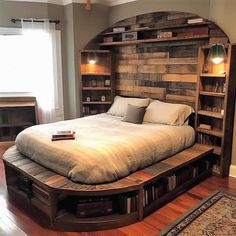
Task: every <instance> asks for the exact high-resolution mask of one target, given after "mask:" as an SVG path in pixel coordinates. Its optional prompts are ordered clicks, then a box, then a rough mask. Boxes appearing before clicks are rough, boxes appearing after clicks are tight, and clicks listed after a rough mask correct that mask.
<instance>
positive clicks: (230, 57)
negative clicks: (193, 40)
mask: <svg viewBox="0 0 236 236" xmlns="http://www.w3.org/2000/svg"><path fill="white" fill-rule="evenodd" d="M209 50H210V46H208V47H207V46H204V47H201V48H200V49H199V58H198V62H199V64H198V68H199V71H198V81H197V96H196V113H195V114H196V115H195V130H196V140H197V142H199V143H201V144H206V145H210V146H212V147H213V148H214V150H213V154H214V156H215V164H214V167H213V173H215V174H216V175H218V176H221V177H226V176H228V175H229V167H230V163H231V151H232V138H233V129H232V122H233V116H234V112H232V110H234V104H235V88H236V81H235V77H236V68H235V66H234V65H235V63H236V58H235V56H236V45H225V51H226V54H227V56H226V58H225V61H224V62H222V63H220V64H214V63H212V62H211V61H209V60H208V54H209ZM206 71H207V73H205V72H206ZM203 72H204V73H203ZM203 127H206V129H204V128H203Z"/></svg>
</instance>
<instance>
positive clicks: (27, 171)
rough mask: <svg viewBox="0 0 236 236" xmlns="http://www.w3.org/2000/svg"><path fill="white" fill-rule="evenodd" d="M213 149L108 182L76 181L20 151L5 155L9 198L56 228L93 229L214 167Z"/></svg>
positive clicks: (145, 207) (139, 213)
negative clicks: (91, 183) (38, 162)
mask: <svg viewBox="0 0 236 236" xmlns="http://www.w3.org/2000/svg"><path fill="white" fill-rule="evenodd" d="M212 150H213V149H212V148H210V147H209V146H205V145H201V144H195V145H194V146H192V147H191V148H188V149H186V150H184V151H182V152H180V153H178V154H176V155H174V156H172V157H170V158H168V159H165V160H163V161H161V162H159V163H156V164H153V165H151V166H149V167H147V168H144V169H142V170H139V171H136V172H135V173H133V174H131V175H129V176H127V177H125V178H123V179H120V180H117V181H115V182H112V183H107V184H99V185H86V184H79V183H74V182H72V181H71V180H69V179H68V178H66V177H63V176H61V175H58V174H56V173H54V172H52V171H50V170H48V169H47V168H45V167H42V166H41V165H39V164H37V163H35V162H33V161H32V160H30V159H29V158H26V157H24V156H23V155H21V154H20V153H19V152H18V151H17V149H16V148H15V147H13V148H11V151H10V152H8V155H7V156H5V157H4V166H5V173H6V181H7V187H8V193H9V197H10V200H11V201H12V202H14V203H15V204H16V205H18V206H19V207H22V206H25V210H26V211H27V212H28V213H29V214H30V215H33V216H34V217H35V218H37V219H38V221H39V223H41V224H42V225H43V226H47V227H50V228H53V229H58V230H67V231H75V230H76V231H91V230H100V229H111V228H116V227H121V226H125V225H128V224H131V223H134V222H136V221H139V220H142V219H143V217H145V216H147V215H149V214H150V213H151V212H153V211H155V210H156V209H158V208H159V207H161V206H162V205H163V204H165V203H166V202H168V201H170V200H171V199H173V198H174V197H176V196H177V195H179V194H181V193H182V192H183V191H186V190H187V189H188V188H190V187H191V186H193V185H195V184H196V183H198V182H200V181H201V180H203V179H204V178H206V177H207V176H209V175H210V174H211V172H212V163H213V160H212Z"/></svg>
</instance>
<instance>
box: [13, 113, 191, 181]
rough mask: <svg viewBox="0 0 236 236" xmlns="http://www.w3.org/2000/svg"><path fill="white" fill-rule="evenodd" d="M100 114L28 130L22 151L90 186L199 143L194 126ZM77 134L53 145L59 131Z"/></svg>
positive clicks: (20, 140) (19, 143) (19, 138)
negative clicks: (155, 122)
mask: <svg viewBox="0 0 236 236" xmlns="http://www.w3.org/2000/svg"><path fill="white" fill-rule="evenodd" d="M121 119H122V118H121V117H116V116H111V115H108V114H105V113H104V114H100V115H95V116H90V117H85V118H79V119H74V120H69V121H62V122H56V123H51V124H46V125H37V126H33V127H30V128H28V129H25V130H24V131H23V132H21V133H20V134H19V135H18V136H17V139H16V146H17V149H18V150H19V151H20V152H21V153H22V154H24V155H25V156H27V157H29V158H31V159H32V160H34V161H35V162H37V163H39V164H41V165H43V166H45V167H48V168H50V169H52V170H53V171H55V172H57V173H59V174H61V175H64V176H67V177H68V178H71V180H73V181H78V182H82V183H86V184H99V183H104V182H111V181H115V180H117V179H119V178H122V177H124V176H127V175H129V174H130V173H132V172H134V171H136V170H137V169H140V168H144V167H146V166H148V165H151V164H152V163H155V162H157V161H160V160H162V159H164V158H167V157H169V156H171V155H173V154H175V153H177V152H179V151H181V150H183V149H185V148H187V147H189V146H191V145H192V144H193V143H194V130H193V128H192V127H190V126H168V125H158V124H142V125H136V124H131V123H126V122H123V121H121ZM59 130H74V131H75V132H76V134H75V140H62V141H54V142H53V141H51V136H52V134H53V133H54V132H55V131H59Z"/></svg>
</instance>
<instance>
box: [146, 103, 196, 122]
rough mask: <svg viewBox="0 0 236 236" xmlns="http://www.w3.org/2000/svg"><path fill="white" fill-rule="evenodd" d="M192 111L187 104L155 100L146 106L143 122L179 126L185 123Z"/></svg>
mask: <svg viewBox="0 0 236 236" xmlns="http://www.w3.org/2000/svg"><path fill="white" fill-rule="evenodd" d="M193 112H194V110H193V108H192V107H190V106H188V105H184V104H174V103H166V102H161V101H157V100H155V101H153V102H152V103H150V104H149V106H148V107H147V109H146V113H145V115H144V118H143V122H147V123H157V124H166V125H175V126H181V125H185V124H186V123H185V122H186V121H187V119H188V117H189V115H190V114H191V113H193Z"/></svg>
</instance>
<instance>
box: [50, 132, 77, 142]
mask: <svg viewBox="0 0 236 236" xmlns="http://www.w3.org/2000/svg"><path fill="white" fill-rule="evenodd" d="M68 139H75V131H73V130H60V131H56V132H55V133H53V134H52V141H57V140H68Z"/></svg>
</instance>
